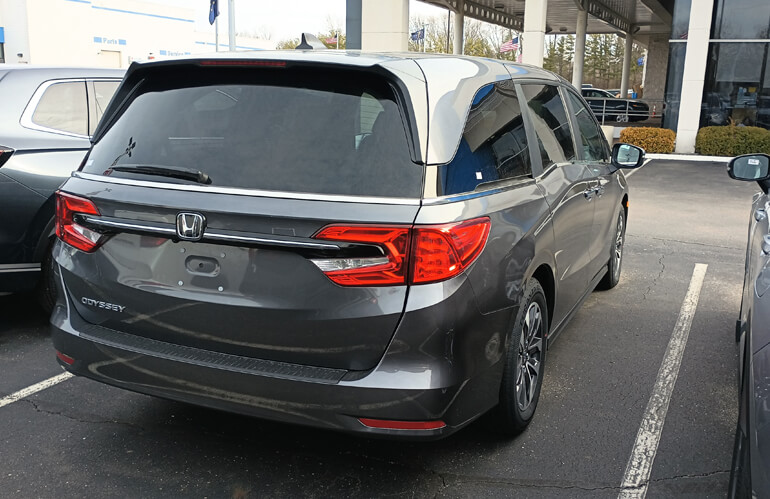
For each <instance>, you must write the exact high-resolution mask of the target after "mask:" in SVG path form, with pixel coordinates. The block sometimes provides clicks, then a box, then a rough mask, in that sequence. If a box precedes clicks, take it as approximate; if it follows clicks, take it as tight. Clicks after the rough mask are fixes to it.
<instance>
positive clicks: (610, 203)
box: [562, 87, 625, 276]
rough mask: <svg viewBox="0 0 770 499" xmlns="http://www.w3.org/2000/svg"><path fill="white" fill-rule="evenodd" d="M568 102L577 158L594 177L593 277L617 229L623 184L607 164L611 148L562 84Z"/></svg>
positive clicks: (608, 253)
mask: <svg viewBox="0 0 770 499" xmlns="http://www.w3.org/2000/svg"><path fill="white" fill-rule="evenodd" d="M562 92H563V95H564V96H565V97H566V99H565V101H566V102H567V103H568V104H569V107H570V111H571V112H570V115H571V117H572V123H573V130H574V133H575V142H576V144H577V146H578V151H577V153H578V158H579V161H580V162H581V163H583V164H584V165H585V166H586V168H587V169H588V172H589V174H590V175H591V177H592V178H593V179H594V183H593V184H592V185H593V188H594V221H593V226H592V228H591V238H590V246H589V253H590V254H591V258H592V260H593V263H592V266H591V273H592V276H593V275H596V273H598V272H599V271H600V270H601V269H602V267H603V266H604V265H605V264H606V263H607V260H608V259H609V256H610V246H611V241H612V238H613V236H614V235H615V230H616V225H615V221H616V217H617V215H618V212H619V210H621V209H622V206H621V202H622V198H623V194H624V192H625V191H624V188H623V184H622V183H621V178H620V175H622V174H621V173H619V172H618V170H617V168H615V167H614V166H612V164H611V163H610V150H609V146H608V145H607V141H606V140H605V139H604V134H603V133H602V131H601V129H600V128H599V126H598V125H597V123H596V120H595V119H594V117H593V116H592V115H591V112H590V111H589V110H588V109H587V108H586V106H585V105H584V104H583V102H582V101H581V99H580V98H579V97H578V96H577V95H576V94H575V93H574V92H572V91H571V90H569V89H568V88H567V87H562Z"/></svg>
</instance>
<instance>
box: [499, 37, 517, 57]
mask: <svg viewBox="0 0 770 499" xmlns="http://www.w3.org/2000/svg"><path fill="white" fill-rule="evenodd" d="M518 49H519V37H518V36H517V37H516V38H514V39H513V40H508V41H507V42H505V43H504V44H502V45H501V46H500V53H501V54H503V53H505V52H510V51H512V50H518Z"/></svg>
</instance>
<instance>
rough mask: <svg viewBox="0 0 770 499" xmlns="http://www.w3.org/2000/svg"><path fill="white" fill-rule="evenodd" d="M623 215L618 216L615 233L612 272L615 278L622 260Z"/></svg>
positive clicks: (617, 275)
mask: <svg viewBox="0 0 770 499" xmlns="http://www.w3.org/2000/svg"><path fill="white" fill-rule="evenodd" d="M623 225H624V221H623V215H622V214H621V215H619V216H618V230H617V232H616V233H615V251H614V252H613V255H612V257H613V259H614V261H613V265H612V274H613V277H615V278H616V279H617V278H618V277H619V274H620V262H621V261H622V260H623V235H624V234H623Z"/></svg>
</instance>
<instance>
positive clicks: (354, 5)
mask: <svg viewBox="0 0 770 499" xmlns="http://www.w3.org/2000/svg"><path fill="white" fill-rule="evenodd" d="M345 48H348V49H352V50H361V0H346V1H345Z"/></svg>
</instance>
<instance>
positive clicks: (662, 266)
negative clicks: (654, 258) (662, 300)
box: [642, 253, 666, 300]
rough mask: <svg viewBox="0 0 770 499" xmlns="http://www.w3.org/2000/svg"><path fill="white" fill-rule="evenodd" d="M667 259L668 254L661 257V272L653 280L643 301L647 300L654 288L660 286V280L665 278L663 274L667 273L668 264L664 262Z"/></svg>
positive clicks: (659, 262)
mask: <svg viewBox="0 0 770 499" xmlns="http://www.w3.org/2000/svg"><path fill="white" fill-rule="evenodd" d="M664 258H666V254H665V253H663V254H661V255H660V258H659V259H658V265H660V272H658V275H657V276H655V277H653V278H652V282H651V283H650V285H649V286H647V290H646V291H645V292H644V294H643V295H642V300H646V299H647V296H648V295H649V294H650V293H651V292H652V288H654V287H655V286H656V285H657V284H658V280H659V279H661V278H662V277H663V273H664V272H665V271H666V264H665V263H664V262H663V259H664Z"/></svg>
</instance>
